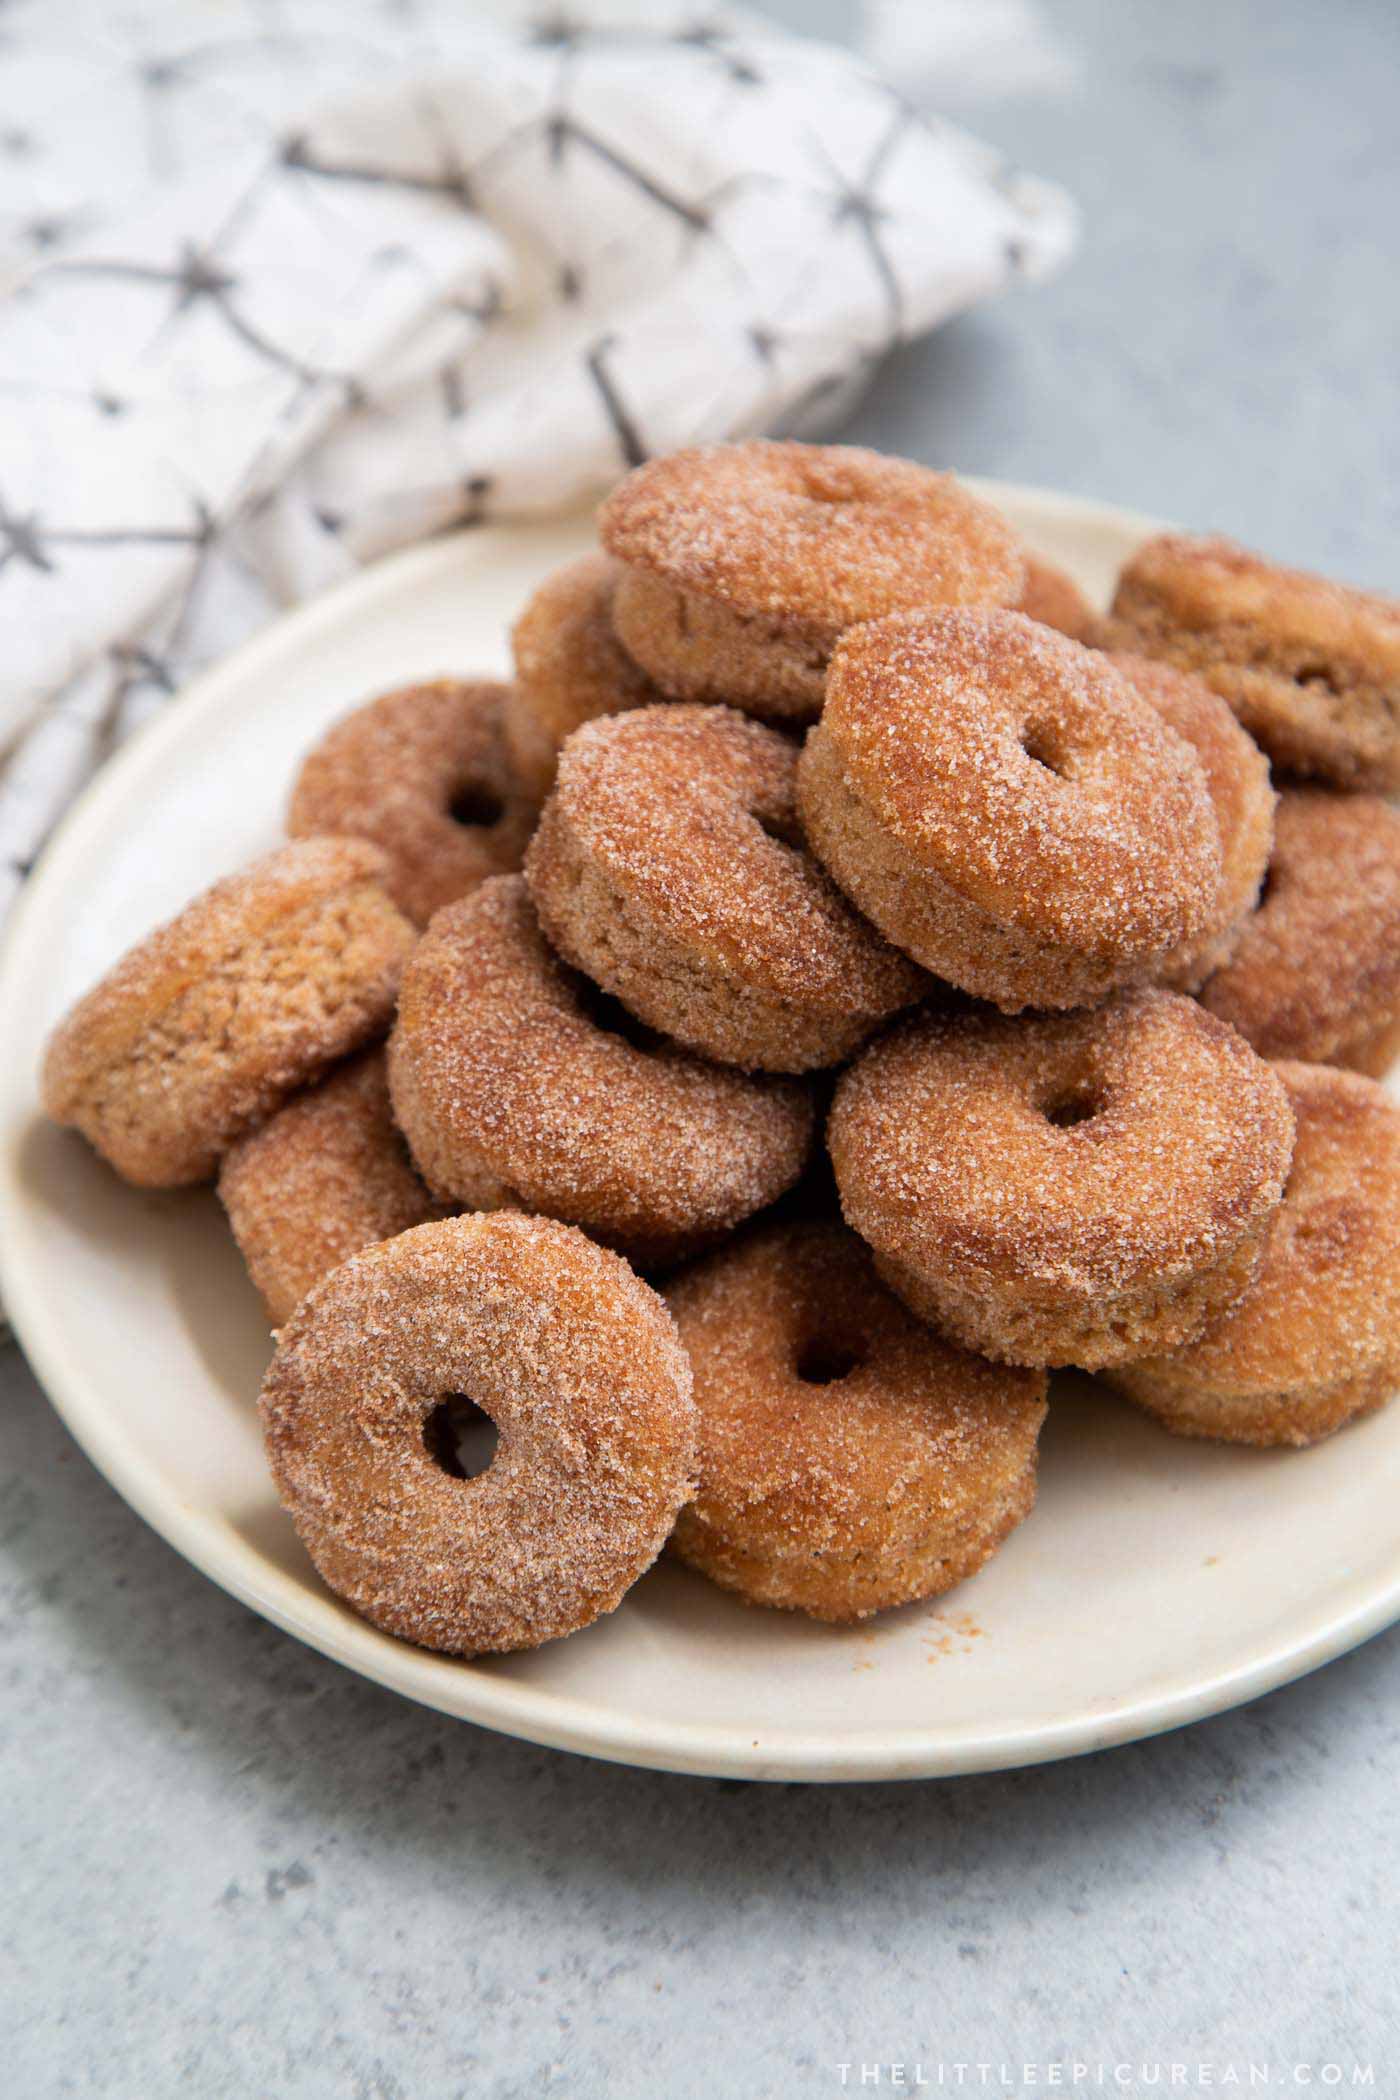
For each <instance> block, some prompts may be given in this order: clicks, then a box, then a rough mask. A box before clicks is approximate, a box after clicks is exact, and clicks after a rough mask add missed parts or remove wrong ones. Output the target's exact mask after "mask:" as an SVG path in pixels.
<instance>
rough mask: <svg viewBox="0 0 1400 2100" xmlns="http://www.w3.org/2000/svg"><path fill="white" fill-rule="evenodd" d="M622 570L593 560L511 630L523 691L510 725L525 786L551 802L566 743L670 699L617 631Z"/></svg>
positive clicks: (545, 589) (515, 690)
mask: <svg viewBox="0 0 1400 2100" xmlns="http://www.w3.org/2000/svg"><path fill="white" fill-rule="evenodd" d="M622 573H623V570H622V565H621V563H620V562H615V561H613V560H611V559H610V558H609V556H608V555H606V554H585V555H582V556H581V557H580V558H579V560H577V561H571V562H568V563H566V564H565V566H564V567H563V568H562V569H556V570H555V571H554V572H553V574H552V575H550V576H547V577H546V578H545V580H544V582H543V583H542V584H541V585H540V587H539V589H538V590H537V591H536V592H534V594H533V596H532V597H531V598H530V600H529V602H528V603H527V605H526V607H525V610H524V611H523V612H522V613H521V615H520V617H519V619H518V620H517V621H516V623H515V626H514V627H513V628H512V630H511V645H512V648H513V650H514V654H515V684H514V686H513V687H512V688H511V691H510V694H509V697H508V698H507V701H506V706H505V716H504V726H505V737H506V743H507V746H508V748H509V751H510V756H511V760H512V763H513V764H514V767H515V770H516V773H517V775H518V777H519V779H520V781H521V783H522V785H523V786H524V787H525V788H526V789H527V790H528V791H529V792H530V793H531V794H532V795H533V796H535V798H536V799H537V800H538V801H541V802H542V801H543V800H544V798H545V796H546V795H547V794H548V793H549V791H550V789H551V788H552V787H553V785H554V774H555V769H556V767H557V764H558V759H559V748H560V746H561V744H563V742H564V740H565V738H566V737H569V736H572V734H573V732H574V731H575V730H576V729H578V728H581V727H582V725H583V724H584V723H585V722H591V721H593V720H594V719H595V718H596V717H597V716H599V715H614V714H621V713H623V712H624V711H625V710H626V709H628V708H631V707H650V706H652V705H653V704H654V703H655V702H656V701H658V700H660V699H661V698H663V695H662V694H661V693H659V692H658V691H657V689H656V687H655V686H654V685H653V684H652V682H651V680H650V679H649V678H648V677H647V676H646V674H645V672H643V671H640V670H639V669H638V668H637V666H636V664H635V663H634V662H633V661H632V659H631V657H630V656H629V655H628V654H627V652H626V651H625V650H624V649H623V647H622V646H621V644H620V643H619V641H618V639H617V636H616V635H615V634H614V632H613V617H612V609H613V598H614V595H615V593H616V590H617V585H618V579H619V577H620V576H621V575H622Z"/></svg>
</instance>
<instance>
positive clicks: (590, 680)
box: [43, 443, 1400, 1654]
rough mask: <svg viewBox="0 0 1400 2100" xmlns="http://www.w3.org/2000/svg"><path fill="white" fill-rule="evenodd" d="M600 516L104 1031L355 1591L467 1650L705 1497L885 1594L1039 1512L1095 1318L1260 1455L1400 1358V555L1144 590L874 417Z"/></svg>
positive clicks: (749, 1555)
mask: <svg viewBox="0 0 1400 2100" xmlns="http://www.w3.org/2000/svg"><path fill="white" fill-rule="evenodd" d="M599 531H600V537H601V541H602V551H600V552H598V553H594V554H590V555H588V556H586V557H585V558H584V559H582V560H579V561H576V562H574V563H572V564H570V565H569V566H568V567H567V568H565V569H563V570H561V571H560V572H559V573H557V574H555V575H552V576H550V577H549V578H548V579H547V580H546V581H545V582H544V583H543V585H542V586H541V587H540V588H539V589H538V590H537V591H536V593H535V595H534V596H533V597H532V598H531V599H530V601H529V603H528V604H527V605H526V606H525V608H524V610H523V611H522V612H521V614H520V616H519V618H518V620H517V622H516V625H515V628H514V632H513V646H514V668H515V675H514V679H513V681H512V682H511V683H509V684H502V683H496V682H492V681H480V680H477V681H461V680H458V679H451V678H444V679H442V680H440V681H438V682H436V683H433V684H427V685H417V686H412V687H410V688H408V689H405V690H402V691H396V692H392V693H389V694H386V695H384V696H383V697H381V698H378V699H374V700H372V701H371V702H370V703H369V704H368V705H367V706H363V707H361V708H359V709H358V710H357V711H356V712H354V713H352V714H350V715H349V716H347V717H346V718H345V719H343V720H342V721H340V722H339V723H337V724H336V725H335V726H334V727H333V728H332V729H331V730H330V732H329V734H327V735H326V736H325V737H324V739H323V740H322V742H321V743H320V744H319V745H318V746H317V747H316V748H315V749H314V750H313V751H312V752H311V753H310V754H309V756H307V758H306V759H305V762H304V764H303V765H302V768H301V771H300V774H299V776H298V778H297V780H296V783H295V786H294V789H293V792H292V796H291V801H290V807H289V816H288V832H289V835H290V840H291V843H289V844H286V845H284V846H282V847H281V848H280V849H279V850H278V851H276V852H273V853H271V854H270V855H269V856H268V857H267V858H265V859H263V860H260V861H258V862H257V863H256V864H255V865H253V866H252V867H249V868H247V869H245V870H243V871H242V872H241V873H239V874H236V875H233V876H232V877H230V878H229V879H227V880H225V881H222V882H219V883H217V884H216V885H215V887H214V888H213V889H212V890H210V891H209V892H208V893H207V894H206V895H205V896H203V897H201V898H200V899H198V900H197V901H196V902H195V903H193V904H192V905H190V906H189V907H188V908H187V909H186V910H185V911H184V912H183V913H181V914H180V916H179V917H178V918H176V919H175V920H173V921H172V922H171V923H170V924H168V925H166V926H164V927H163V928H161V929H160V930H159V931H158V932H156V933H155V934H153V935H151V936H150V937H149V938H148V939H146V940H144V941H143V942H142V943H141V944H140V945H139V946H138V947H137V948H135V949H134V950H132V951H131V952H130V953H129V954H128V955H127V956H126V957H125V958H124V959H123V960H122V961H121V962H119V963H118V964H117V966H116V967H115V969H113V970H112V971H111V973H110V974H109V975H108V976H107V977H106V978H105V979H104V980H103V981H102V982H101V983H100V984H99V985H98V986H97V987H96V989H95V990H93V991H91V992H89V993H88V995H87V996H86V997H85V998H84V999H83V1000H82V1001H81V1002H80V1003H79V1004H78V1006H77V1007H76V1008H75V1009H74V1010H73V1011H72V1012H71V1013H70V1014H69V1015H68V1016H67V1018H66V1019H65V1020H64V1021H63V1023H62V1024H61V1026H60V1027H59V1028H58V1029H57V1031H56V1032H55V1034H54V1036H53V1038H52V1040H51V1043H50V1046H49V1049H48V1053H47V1059H46V1064H45V1070H44V1075H43V1091H44V1100H45V1105H46V1107H47V1110H48V1113H49V1114H50V1115H51V1116H52V1117H54V1118H55V1119H56V1120H57V1121H58V1122H60V1123H64V1124H68V1125H73V1126H76V1128H77V1129H78V1130H80V1131H82V1132H83V1133H84V1134H85V1136H86V1137H87V1138H88V1139H89V1140H90V1141H91V1143H92V1144H93V1145H94V1146H96V1147H97V1149H98V1150H99V1151H100V1152H101V1153H102V1154H103V1155H105V1157H106V1159H107V1160H108V1161H109V1162H110V1163H111V1165H112V1166H113V1167H114V1168H115V1169H116V1171H117V1172H118V1173H119V1174H122V1175H124V1176H125V1177H126V1179H127V1180H128V1181H130V1182H132V1183H134V1184H136V1185H137V1186H139V1187H142V1188H174V1187H177V1186H181V1185H185V1184H191V1183H196V1182H201V1181H208V1180H211V1179H215V1180H217V1186H218V1190H219V1194H220V1196H221V1197H222V1199H223V1203H224V1205H225V1207H226V1209H227V1212H228V1217H229V1220H230V1222H231V1224H232V1228H233V1232H234V1234H235V1236H236V1239H237V1242H238V1245H239V1247H240V1248H241V1249H242V1252H243V1255H244V1257H245V1259H246V1262H247V1266H248V1269H249V1271H250V1274H251V1276H252V1279H253V1281H254V1283H255V1284H256V1286H257V1288H258V1290H259V1291H260V1292H261V1294H262V1296H263V1298H264V1300H265V1301H266V1305H267V1309H268V1314H269V1317H270V1320H271V1322H272V1325H273V1327H274V1329H275V1331H276V1342H275V1354H274V1356H273V1360H272V1364H271V1368H270V1370H269V1372H268V1374H267V1378H266V1382H265V1385H264V1388H263V1393H262V1400H261V1410H262V1422H263V1427H264V1432H265V1437H266V1445H267V1450H268V1454H269V1459H270V1463H271V1467H272V1471H273V1474H274V1476H275V1480H276V1484H277V1487H278V1490H279V1493H280V1495H281V1497H282V1499H283V1501H284V1502H285V1504H286V1507H287V1509H288V1510H289V1511H290V1513H291V1516H292V1518H293V1520H294V1521H295V1523H296V1526H297V1528H298V1530H299V1532H300V1534H301V1536H302V1539H303V1540H304V1542H305V1544H306V1546H307V1548H308V1549H309V1551H310V1554H311V1557H312V1559H313V1560H314V1562H315V1564H316V1567H317V1568H318V1569H319V1571H320V1573H321V1575H322V1576H323V1577H324V1579H325V1580H326V1582H327V1583H329V1584H330V1586H331V1587H332V1588H333V1589H334V1590H335V1591H337V1592H338V1593H339V1594H340V1595H341V1596H342V1597H344V1598H345V1599H347V1600H348V1602H349V1603H350V1604H351V1605H352V1606H353V1607H354V1608H355V1609H356V1610H357V1611H359V1612H360V1613H362V1614H364V1615H365V1616H366V1617H367V1618H368V1619H370V1620H371V1621H373V1622H374V1623H375V1624H376V1625H378V1626H380V1627H382V1628H385V1629H387V1630H389V1631H390V1632H392V1633H394V1634H397V1635H400V1636H403V1637H405V1638H407V1639H409V1640H412V1641H416V1642H419V1643H422V1644H424V1645H426V1646H428V1647H431V1648H436V1649H440V1650H443V1651H446V1652H449V1653H457V1654H476V1653H482V1652H487V1651H492V1650H505V1649H514V1648H522V1647H531V1646H534V1645H536V1644H537V1643H539V1642H541V1641H544V1640H548V1639H551V1638H554V1637H557V1636H559V1635H562V1634H567V1633H570V1632H573V1631H575V1630H577V1629H578V1628H580V1627H583V1626H585V1625H587V1624H588V1623H589V1622H590V1621H592V1620H594V1619H596V1618H597V1617H598V1616H599V1615H600V1614H601V1613H604V1612H607V1611H610V1610H612V1609H613V1607H614V1606H615V1605H616V1604H617V1603H618V1602H619V1600H620V1599H621V1597H622V1596H623V1594H624V1593H625V1591H626V1590H627V1589H628V1587H629V1586H630V1584H631V1583H633V1582H634V1581H635V1580H636V1579H637V1577H638V1576H639V1575H640V1574H641V1573H642V1572H643V1570H644V1569H645V1568H646V1567H647V1566H649V1565H650V1563H651V1562H652V1561H653V1560H654V1559H655V1557H656V1556H657V1554H658V1553H659V1552H660V1551H661V1550H662V1548H663V1547H664V1546H666V1545H667V1544H668V1543H669V1546H670V1549H671V1551H672V1552H673V1553H675V1554H676V1555H678V1556H679V1558H680V1559H681V1560H683V1561H685V1562H687V1563H689V1564H690V1566H691V1567H693V1568H695V1569H698V1570H700V1571H701V1572H702V1573H703V1574H705V1575H707V1576H709V1577H710V1578H712V1579H713V1580H714V1581H715V1582H717V1583H719V1584H721V1585H722V1586H724V1587H725V1588H726V1589H728V1590H731V1591H734V1592H737V1593H738V1595H739V1596H740V1597H742V1598H744V1599H747V1600H748V1601H750V1602H752V1603H757V1604H766V1605H771V1606H778V1607H784V1608H788V1609H795V1610H799V1611H803V1612H807V1613H810V1614H811V1615H813V1616H814V1617H817V1618H819V1619H826V1620H832V1621H842V1620H850V1619H858V1618H862V1617H864V1616H866V1615H867V1614H869V1613H871V1612H875V1611H878V1610H881V1609H884V1608H887V1607H890V1606H894V1605H899V1604H903V1603H906V1602H909V1601H910V1600H913V1599H917V1598H924V1597H930V1596H934V1595H937V1594H938V1593H940V1592H942V1591H944V1590H946V1589H947V1588H949V1586H950V1585H952V1584H953V1583H955V1582H958V1581H960V1580H961V1579H963V1578H964V1577H966V1576H967V1575H969V1574H971V1573H972V1572H973V1571H974V1570H975V1569H977V1568H978V1567H980V1566H981V1565H982V1564H983V1563H984V1562H985V1561H986V1560H987V1559H988V1557H989V1556H990V1555H991V1554H992V1553H994V1552H995V1550H996V1549H997V1547H998V1546H999V1545H1000V1544H1001V1543H1002V1541H1003V1540H1004V1539H1005V1538H1006V1537H1007V1535H1008V1534H1009V1533H1010V1532H1011V1531H1012V1530H1013V1528H1014V1527H1015V1526H1016V1525H1017V1524H1019V1523H1020V1522H1021V1521H1022V1519H1023V1518H1025V1517H1026V1516H1027V1514H1028V1513H1029V1511H1030V1509H1031V1507H1032V1503H1033V1501H1034V1496H1035V1468H1036V1451H1037V1440H1038V1436H1039V1432H1040V1429H1041V1425H1042V1422H1043V1420H1044V1418H1045V1414H1046V1407H1047V1397H1046V1395H1047V1379H1046V1374H1047V1369H1048V1368H1050V1367H1054V1366H1061V1365H1069V1366H1076V1367H1078V1368H1080V1369H1081V1370H1084V1371H1088V1372H1092V1373H1096V1374H1100V1375H1101V1376H1102V1377H1103V1378H1105V1379H1106V1380H1108V1381H1109V1382H1110V1383H1111V1384H1112V1386H1113V1387H1115V1388H1116V1389H1117V1390H1118V1391H1119V1392H1120V1393H1121V1394H1123V1395H1125V1396H1126V1398H1127V1399H1128V1400H1130V1401H1132V1402H1136V1403H1137V1404H1138V1405H1139V1406H1140V1407H1143V1408H1146V1409H1148V1410H1150V1411H1151V1413H1152V1414H1154V1415H1155V1416H1157V1417H1158V1418H1159V1419H1160V1421H1161V1422H1162V1423H1164V1424H1165V1425H1166V1427H1167V1428H1168V1429H1170V1430H1175V1431H1177V1432H1179V1433H1181V1434H1184V1435H1188V1436H1200V1437H1212V1438H1219V1439H1224V1440H1227V1441H1230V1442H1235V1443H1242V1444H1257V1445H1288V1444H1306V1443H1309V1442H1311V1441H1313V1440H1315V1439H1316V1438H1319V1437H1322V1436H1325V1435H1328V1434H1329V1433H1331V1432H1332V1431H1334V1430H1336V1429H1338V1428H1339V1427H1340V1426H1341V1425H1342V1424H1344V1423H1345V1422H1347V1421H1349V1420H1350V1419H1351V1418H1352V1417H1354V1416H1357V1415H1359V1414H1362V1413H1364V1412H1365V1411H1366V1410H1368V1409H1370V1408H1374V1407H1375V1406H1377V1405H1378V1404H1380V1402H1381V1401H1383V1400H1384V1399H1385V1398H1386V1397H1387V1396H1388V1395H1389V1393H1390V1392H1391V1390H1392V1388H1393V1387H1394V1386H1395V1385H1396V1384H1397V1383H1400V1110H1397V1108H1396V1107H1394V1106H1392V1104H1391V1102H1390V1100H1389V1098H1388V1097H1387V1095H1386V1094H1385V1093H1384V1092H1383V1091H1382V1089H1381V1087H1380V1086H1379V1085H1378V1084H1377V1083H1376V1079H1377V1075H1379V1074H1380V1073H1382V1072H1383V1071H1384V1069H1385V1068H1386V1066H1387V1065H1388V1064H1389V1062H1390V1060H1391V1057H1392V1055H1393V1053H1394V1052H1395V1051H1396V1049H1397V1048H1400V816H1397V815H1396V813H1395V812H1394V811H1393V810H1392V809H1391V807H1390V805H1389V803H1388V802H1387V801H1386V800H1385V799H1384V795H1385V793H1386V791H1388V790H1393V789H1395V788H1397V787H1400V604H1396V603H1394V602H1392V601H1390V600H1387V599H1384V598H1380V597H1377V596H1374V595H1370V594H1367V593H1364V592H1361V591H1356V590H1351V589H1345V588H1342V587H1341V586H1339V585H1336V584H1333V583H1330V582H1326V581H1323V580H1322V579H1320V578H1317V577H1312V576H1308V575H1303V574H1300V573H1297V572H1294V571H1290V570H1286V569H1282V568H1279V567H1277V566H1275V565H1273V564H1271V563H1269V562H1267V561H1265V560H1262V559H1260V558H1258V557H1256V556H1254V555H1251V554H1248V553H1246V552H1244V551H1243V550H1241V549H1240V548H1238V547H1236V546H1233V545H1231V544H1229V543H1228V542H1225V541H1223V540H1219V539H1204V538H1186V537H1182V536H1177V535H1167V536H1162V537H1159V538H1156V539H1153V540H1151V541H1150V542H1149V543H1148V544H1146V545H1144V546H1143V547H1142V548H1141V549H1140V551H1139V552H1138V553H1137V554H1136V555H1135V556H1134V558H1133V559H1132V560H1131V561H1130V562H1129V563H1128V565H1127V567H1126V568H1125V569H1124V571H1123V573H1122V576H1121V578H1120V580H1119V582H1118V586H1117V591H1116V595H1115V596H1114V599H1113V603H1112V607H1111V610H1110V611H1109V612H1108V614H1107V615H1104V614H1101V613H1099V612H1097V611H1096V610H1095V609H1094V608H1093V607H1091V606H1090V605H1089V604H1088V603H1087V602H1086V601H1085V599H1084V598H1083V597H1082V596H1081V594H1080V592H1079V590H1078V589H1077V587H1076V586H1075V584H1074V583H1073V582H1072V581H1071V580H1070V578H1069V577H1067V576H1065V575H1063V574H1061V573H1059V572H1058V571H1056V570H1054V569H1052V568H1050V567H1048V566H1047V565H1046V564H1045V563H1043V562H1041V561H1039V560H1036V559H1034V558H1031V557H1028V556H1027V554H1026V552H1025V550H1024V549H1023V548H1022V547H1021V545H1020V544H1019V542H1018V539H1017V537H1016V535H1015V533H1014V532H1013V530H1012V529H1011V527H1010V525H1009V524H1008V523H1007V521H1006V520H1005V519H1004V518H1002V517H1001V516H1000V515H999V513H998V512H996V511H995V510H994V509H992V508H991V507H990V506H989V505H988V504H987V503H985V502H983V501H981V500H978V499H977V498H976V497H974V496H973V495H972V494H971V493H970V492H969V491H967V490H966V489H964V488H963V487H962V486H960V485H959V483H958V482H956V481H955V480H954V479H953V478H952V477H951V476H949V475H946V474H940V473H935V472H932V471H929V470H927V469H925V468H923V467H920V466H916V465H913V464H910V463H908V462H905V461H902V460H897V459H888V458H884V457H881V456H879V455H877V454H874V453H870V452H865V451H860V450H855V449H851V448H842V447H835V446H826V447H818V446H805V445H799V444H793V443H748V444H737V445H730V446H715V447H707V448H704V449H700V450H694V451H688V452H682V453H677V454H674V455H672V456H670V457H668V458H663V459H658V460H655V461H652V462H650V463H648V464H646V465H643V466H641V467H639V468H638V469H636V471H635V472H633V473H632V474H630V475H629V476H628V478H627V479H626V480H625V481H623V482H622V483H621V485H620V486H619V487H618V488H617V489H616V491H615V492H614V493H613V495H612V496H611V497H610V498H609V500H608V501H607V502H606V503H605V504H604V505H603V507H602V510H601V513H600V517H599ZM823 1136H824V1140H825V1142H824V1143H823V1142H822V1139H823ZM476 1410H481V1411H484V1413H485V1415H486V1416H488V1417H489V1418H490V1420H491V1422H493V1423H494V1425H495V1429H496V1433H497V1437H498V1442H497V1445H496V1449H495V1455H494V1458H493V1459H492V1461H491V1463H490V1464H489V1465H488V1466H487V1467H486V1468H485V1469H484V1470H479V1471H476V1472H471V1471H469V1469H468V1467H467V1465H466V1464H465V1463H464V1461H463V1458H462V1456H461V1453H462V1450H463V1448H464V1447H463V1444H462V1441H461V1433H462V1425H463V1423H464V1422H465V1421H466V1420H467V1419H468V1418H469V1417H471V1416H472V1415H473V1414H474V1413H475V1411H476Z"/></svg>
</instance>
